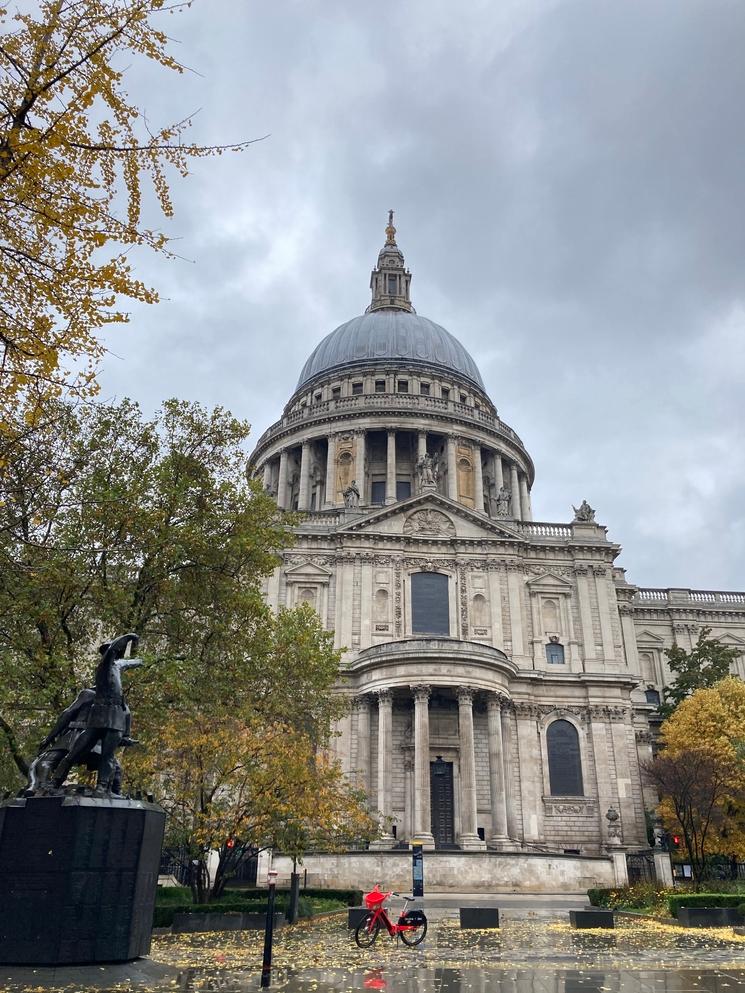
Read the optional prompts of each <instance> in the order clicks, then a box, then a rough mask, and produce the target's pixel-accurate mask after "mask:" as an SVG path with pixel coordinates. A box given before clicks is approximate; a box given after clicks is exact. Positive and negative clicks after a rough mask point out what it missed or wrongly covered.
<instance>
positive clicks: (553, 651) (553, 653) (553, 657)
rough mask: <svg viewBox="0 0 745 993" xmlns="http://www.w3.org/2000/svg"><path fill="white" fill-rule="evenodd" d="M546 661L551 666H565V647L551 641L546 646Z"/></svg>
mask: <svg viewBox="0 0 745 993" xmlns="http://www.w3.org/2000/svg"><path fill="white" fill-rule="evenodd" d="M546 661H547V662H549V663H550V664H551V665H563V664H564V646H563V645H560V644H559V642H558V641H551V642H549V643H548V645H546Z"/></svg>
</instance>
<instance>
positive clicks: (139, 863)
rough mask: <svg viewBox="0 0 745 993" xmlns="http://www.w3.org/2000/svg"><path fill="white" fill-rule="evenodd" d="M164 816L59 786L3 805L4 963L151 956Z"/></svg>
mask: <svg viewBox="0 0 745 993" xmlns="http://www.w3.org/2000/svg"><path fill="white" fill-rule="evenodd" d="M164 827H165V813H164V812H163V810H162V809H161V808H160V807H159V806H158V805H157V804H155V803H149V802H147V801H145V800H130V799H126V798H124V797H118V796H108V797H96V796H86V795H81V794H78V793H72V794H70V793H64V792H62V791H59V792H58V793H56V794H52V795H40V796H30V797H18V798H14V799H11V800H6V801H4V802H2V803H0V907H2V913H0V964H2V965H73V964H91V963H95V962H126V961H129V960H131V959H135V958H139V957H140V956H142V955H147V953H148V952H149V950H150V936H151V932H152V924H153V910H154V907H155V893H156V890H157V886H158V869H159V867H160V852H161V846H162V844H163V830H164Z"/></svg>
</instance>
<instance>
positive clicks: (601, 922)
mask: <svg viewBox="0 0 745 993" xmlns="http://www.w3.org/2000/svg"><path fill="white" fill-rule="evenodd" d="M569 922H570V924H571V925H572V927H576V928H595V927H605V928H614V927H615V926H616V925H615V922H614V920H613V911H612V910H605V909H602V908H600V907H593V908H592V910H570V911H569Z"/></svg>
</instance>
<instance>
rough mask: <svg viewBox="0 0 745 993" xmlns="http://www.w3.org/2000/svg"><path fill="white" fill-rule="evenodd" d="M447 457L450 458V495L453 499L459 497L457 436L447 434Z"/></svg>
mask: <svg viewBox="0 0 745 993" xmlns="http://www.w3.org/2000/svg"><path fill="white" fill-rule="evenodd" d="M447 459H448V496H449V497H450V499H451V500H457V499H458V470H457V468H456V465H455V438H454V437H453V436H452V435H451V434H449V435H448V436H447Z"/></svg>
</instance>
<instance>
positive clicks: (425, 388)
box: [419, 383, 429, 397]
mask: <svg viewBox="0 0 745 993" xmlns="http://www.w3.org/2000/svg"><path fill="white" fill-rule="evenodd" d="M419 392H420V393H421V395H422V396H423V397H428V396H429V383H420V384H419Z"/></svg>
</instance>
